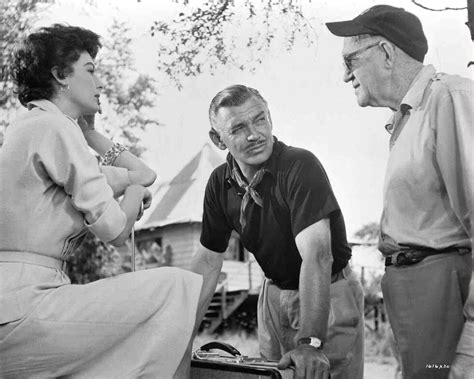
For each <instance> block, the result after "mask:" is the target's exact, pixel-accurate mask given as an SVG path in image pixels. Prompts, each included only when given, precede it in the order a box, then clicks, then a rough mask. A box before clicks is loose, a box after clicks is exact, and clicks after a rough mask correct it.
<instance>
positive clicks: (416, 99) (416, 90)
mask: <svg viewBox="0 0 474 379" xmlns="http://www.w3.org/2000/svg"><path fill="white" fill-rule="evenodd" d="M435 78H436V69H435V68H434V66H433V65H427V66H423V68H422V69H421V70H420V72H419V73H418V74H417V75H416V77H415V79H413V82H412V83H411V85H410V88H409V89H408V91H407V93H406V94H405V96H404V97H403V99H402V102H401V103H400V111H401V112H402V113H406V111H408V110H410V109H417V108H418V107H419V106H420V105H421V102H422V101H423V95H424V93H425V90H426V88H427V87H428V86H429V85H430V84H431V81H433V80H434V79H435ZM397 112H398V111H397ZM397 112H393V114H392V116H391V117H390V119H389V120H388V122H387V124H386V125H385V129H386V130H387V131H388V132H389V133H390V132H391V131H392V129H393V126H394V125H393V123H394V118H395V117H396V113H397Z"/></svg>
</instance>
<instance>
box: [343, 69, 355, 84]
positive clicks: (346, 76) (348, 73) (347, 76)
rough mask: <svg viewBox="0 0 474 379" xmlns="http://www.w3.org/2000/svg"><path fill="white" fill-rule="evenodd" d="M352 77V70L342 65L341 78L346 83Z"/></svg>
mask: <svg viewBox="0 0 474 379" xmlns="http://www.w3.org/2000/svg"><path fill="white" fill-rule="evenodd" d="M353 77H354V74H353V73H352V71H350V70H349V69H348V68H347V67H344V72H343V73H342V80H343V81H344V82H345V83H347V82H350V81H351V80H352V79H353Z"/></svg>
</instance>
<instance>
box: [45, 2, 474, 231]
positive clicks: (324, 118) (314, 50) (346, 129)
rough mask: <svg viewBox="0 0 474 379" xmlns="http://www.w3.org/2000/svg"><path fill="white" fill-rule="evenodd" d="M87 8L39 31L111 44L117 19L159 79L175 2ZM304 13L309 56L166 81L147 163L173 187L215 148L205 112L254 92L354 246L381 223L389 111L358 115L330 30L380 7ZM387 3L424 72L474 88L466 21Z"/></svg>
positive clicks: (61, 15) (57, 9) (54, 12)
mask: <svg viewBox="0 0 474 379" xmlns="http://www.w3.org/2000/svg"><path fill="white" fill-rule="evenodd" d="M255 1H258V0H255ZM83 2H84V0H74V1H72V0H59V1H58V2H57V4H55V5H53V6H50V7H49V8H48V11H47V12H46V13H44V14H42V15H41V17H40V18H39V19H38V23H37V25H38V26H39V25H41V26H42V25H49V24H51V23H53V22H65V23H68V24H71V25H78V26H83V27H86V28H90V29H92V30H94V31H95V32H97V33H99V34H102V35H105V31H106V27H107V26H108V25H110V23H111V22H112V20H113V18H115V19H118V20H121V21H125V22H127V24H128V25H129V27H130V28H131V37H132V38H133V50H134V54H135V64H136V67H137V69H138V70H139V71H140V72H143V73H147V74H149V75H152V76H153V75H158V76H159V73H157V72H156V70H157V69H156V67H155V65H154V61H155V59H156V54H157V52H156V49H154V47H155V46H156V41H155V40H154V39H153V38H152V37H151V36H150V35H149V28H150V26H151V25H152V23H153V21H154V20H159V19H161V18H169V17H171V16H172V15H174V14H176V12H178V11H179V10H180V6H179V4H176V3H175V2H173V1H171V0H159V1H157V0H141V2H137V1H136V0H113V1H112V0H100V1H96V4H95V7H93V8H91V7H87V9H86V8H84V6H83V4H84V3H83ZM302 3H303V4H304V11H305V15H306V16H307V17H308V18H309V20H310V22H311V25H312V26H313V29H314V40H315V43H314V44H313V45H312V46H309V47H308V46H306V45H303V44H299V45H298V46H297V47H296V48H295V49H294V50H293V51H292V52H291V53H288V52H286V51H285V50H284V49H283V48H278V47H277V48H275V49H273V50H272V51H271V52H270V54H269V55H268V56H267V57H266V59H265V60H264V62H263V63H262V64H261V65H260V66H259V67H258V68H257V70H256V71H255V72H253V73H249V72H242V71H240V70H236V69H230V68H222V69H219V70H218V71H217V72H215V73H214V75H208V74H203V75H201V76H199V77H196V78H191V79H187V80H185V81H184V82H183V84H184V87H183V89H182V90H181V91H179V90H178V89H176V88H175V87H174V86H173V85H172V83H168V82H163V81H161V82H160V87H159V93H160V96H159V97H158V100H157V106H156V108H155V109H154V110H153V114H154V115H155V116H156V117H157V119H158V120H159V121H160V122H161V123H162V126H158V127H153V128H151V129H149V130H148V131H147V133H146V141H145V146H146V147H147V152H146V153H145V154H144V156H143V158H144V159H145V161H146V162H147V163H148V164H149V165H150V166H151V167H153V168H154V169H155V170H156V171H157V173H158V178H159V179H158V180H159V181H166V180H169V179H171V178H172V177H173V176H174V175H175V174H176V173H177V172H178V171H179V170H180V169H181V168H182V167H183V166H184V165H185V164H186V163H187V162H188V161H189V160H190V159H192V157H193V156H195V155H196V154H197V153H198V152H199V150H200V149H201V148H202V146H203V145H204V144H205V143H208V142H210V140H209V137H208V130H209V122H208V119H207V110H208V107H209V102H210V100H211V99H212V98H213V96H214V95H215V94H216V93H217V92H218V91H220V90H221V89H223V88H225V87H226V86H228V85H231V84H236V83H240V84H245V85H248V86H251V87H254V88H256V89H258V90H259V91H260V93H261V94H262V95H263V96H264V97H265V98H266V99H267V101H268V104H269V109H270V112H271V116H272V121H273V132H274V135H275V136H277V137H278V138H279V139H280V140H282V141H283V142H285V143H286V144H288V145H292V146H298V147H302V148H305V149H308V150H310V151H311V152H313V153H314V154H315V155H316V156H317V157H318V159H319V160H320V161H321V163H322V164H323V166H324V167H325V169H326V171H327V174H328V176H329V180H330V182H331V185H332V188H333V190H334V193H335V195H336V198H337V199H338V202H339V205H340V207H341V209H342V212H343V214H344V217H345V221H346V227H347V231H348V235H349V236H352V235H353V234H354V233H355V232H356V231H357V230H358V229H359V228H360V227H362V226H363V225H364V224H367V223H370V222H378V220H379V218H380V215H381V211H382V190H383V179H384V170H385V165H386V161H387V158H388V139H389V135H388V134H387V132H386V131H385V129H384V125H385V123H386V121H387V119H388V118H389V117H390V114H391V111H390V110H388V109H384V108H361V107H359V106H358V104H357V102H356V98H355V94H354V92H353V89H352V87H351V85H350V84H346V83H344V82H343V81H342V74H343V69H342V63H341V62H342V59H341V49H342V39H341V38H337V37H335V36H333V35H332V34H331V33H330V32H329V31H328V30H327V28H326V26H325V22H330V21H341V20H348V19H352V18H354V17H355V16H356V15H358V14H359V13H361V12H362V11H364V10H365V9H367V8H369V7H371V6H373V5H376V4H380V2H377V1H372V0H354V1H349V0H345V1H341V0H331V1H318V0H311V1H306V2H305V1H302ZM382 3H383V4H390V5H394V6H399V7H403V8H405V9H406V10H408V11H410V12H412V13H415V14H416V15H417V16H418V17H419V18H420V20H421V22H422V24H423V27H424V31H425V34H426V36H427V39H428V44H429V50H428V54H427V55H426V58H425V63H426V64H433V65H434V66H435V67H436V68H437V70H438V71H442V72H446V73H450V74H458V75H461V76H464V77H470V78H471V79H472V75H473V72H474V71H473V70H474V68H473V67H471V68H467V62H469V61H471V60H473V44H472V43H471V40H470V35H469V31H468V28H467V27H466V25H465V24H464V23H465V21H466V20H467V14H466V11H445V12H431V11H427V10H424V9H422V8H420V7H417V6H416V5H414V4H413V3H412V2H411V1H409V0H399V1H388V0H385V1H383V2H382ZM447 3H449V5H450V6H465V4H466V1H465V0H463V1H449V2H448V1H447V0H445V1H438V0H430V1H427V0H425V1H424V4H429V6H430V7H443V6H446V4H447ZM191 4H193V2H191ZM234 29H235V32H236V33H239V30H238V29H237V28H234ZM230 30H231V31H232V27H230ZM245 53H248V52H244V51H242V54H245ZM98 122H100V119H99V120H98Z"/></svg>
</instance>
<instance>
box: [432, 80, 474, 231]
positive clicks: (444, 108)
mask: <svg viewBox="0 0 474 379" xmlns="http://www.w3.org/2000/svg"><path fill="white" fill-rule="evenodd" d="M471 93H472V91H470V90H468V89H459V90H452V91H450V92H449V93H448V94H446V95H444V96H442V97H441V98H440V99H439V101H438V106H437V107H436V109H437V113H436V117H435V120H434V121H435V125H434V127H435V133H436V142H435V144H436V146H435V148H436V161H437V163H438V166H439V170H440V173H441V177H442V179H443V183H444V186H445V188H446V191H447V194H448V198H449V202H450V206H451V208H452V209H453V211H454V213H455V214H456V217H457V218H458V219H459V221H460V223H461V224H462V226H463V228H464V230H465V232H466V233H467V234H468V235H469V236H470V235H471V211H472V204H471V194H472V172H473V163H472V162H473V160H472V137H473V135H472V125H473V108H472V96H471Z"/></svg>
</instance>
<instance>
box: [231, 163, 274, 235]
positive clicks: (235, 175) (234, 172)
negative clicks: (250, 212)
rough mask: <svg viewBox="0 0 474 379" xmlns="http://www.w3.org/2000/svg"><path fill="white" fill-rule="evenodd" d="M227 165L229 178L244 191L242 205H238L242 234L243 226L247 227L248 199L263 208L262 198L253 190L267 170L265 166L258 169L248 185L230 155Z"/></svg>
mask: <svg viewBox="0 0 474 379" xmlns="http://www.w3.org/2000/svg"><path fill="white" fill-rule="evenodd" d="M227 164H228V165H229V168H230V173H231V174H230V175H231V178H232V179H233V180H234V181H235V182H236V183H237V185H238V186H239V187H240V188H242V189H243V190H244V191H245V193H244V196H243V197H242V203H241V204H240V218H239V221H240V225H241V227H242V232H243V231H244V228H245V226H246V225H247V220H246V218H245V209H246V208H247V205H248V204H249V201H250V199H252V200H253V201H254V202H255V204H257V205H258V206H259V207H262V208H263V198H262V196H261V195H260V194H259V193H258V192H257V190H256V189H255V188H256V187H257V186H258V185H259V184H260V182H261V181H262V179H263V177H264V176H265V172H267V170H266V168H265V166H263V167H262V168H260V169H259V170H258V171H257V172H256V173H255V175H254V176H253V178H252V180H251V181H250V183H248V182H247V179H246V178H245V177H244V175H243V174H242V171H240V168H239V165H238V164H237V162H236V161H235V159H234V158H233V157H232V155H230V154H228V155H227Z"/></svg>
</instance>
